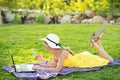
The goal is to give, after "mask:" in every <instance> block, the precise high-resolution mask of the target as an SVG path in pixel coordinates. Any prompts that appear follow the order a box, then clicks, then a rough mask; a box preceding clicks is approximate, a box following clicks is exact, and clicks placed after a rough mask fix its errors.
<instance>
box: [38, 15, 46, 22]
mask: <svg viewBox="0 0 120 80" xmlns="http://www.w3.org/2000/svg"><path fill="white" fill-rule="evenodd" d="M36 22H37V23H43V22H44V15H39V16H37V17H36Z"/></svg>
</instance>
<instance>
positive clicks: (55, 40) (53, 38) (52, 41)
mask: <svg viewBox="0 0 120 80" xmlns="http://www.w3.org/2000/svg"><path fill="white" fill-rule="evenodd" d="M41 40H43V41H45V42H47V44H48V45H49V46H50V47H51V48H61V46H60V44H59V41H60V39H59V37H58V36H57V35H56V34H53V33H50V34H48V35H47V37H46V38H42V39H41Z"/></svg>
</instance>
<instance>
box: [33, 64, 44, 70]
mask: <svg viewBox="0 0 120 80" xmlns="http://www.w3.org/2000/svg"><path fill="white" fill-rule="evenodd" d="M32 69H33V70H44V69H45V68H44V67H41V66H39V65H35V66H34V67H32Z"/></svg>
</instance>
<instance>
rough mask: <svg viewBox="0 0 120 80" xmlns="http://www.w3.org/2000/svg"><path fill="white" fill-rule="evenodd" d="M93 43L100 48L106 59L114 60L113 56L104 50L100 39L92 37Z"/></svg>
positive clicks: (100, 53)
mask: <svg viewBox="0 0 120 80" xmlns="http://www.w3.org/2000/svg"><path fill="white" fill-rule="evenodd" d="M91 43H92V44H93V46H94V47H95V48H96V49H97V50H98V52H99V56H101V57H102V58H105V59H107V60H109V61H113V58H112V57H111V56H110V55H109V54H108V53H107V52H106V51H105V50H104V48H103V46H102V44H101V40H100V39H99V40H97V41H96V42H95V40H94V39H92V40H91Z"/></svg>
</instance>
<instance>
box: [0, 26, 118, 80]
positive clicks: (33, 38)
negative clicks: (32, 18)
mask: <svg viewBox="0 0 120 80" xmlns="http://www.w3.org/2000/svg"><path fill="white" fill-rule="evenodd" d="M101 27H104V28H106V31H105V34H104V35H103V37H102V43H103V45H104V48H105V50H106V51H107V52H108V53H109V54H110V55H111V56H112V57H114V58H117V59H120V25H97V24H66V25H60V24H51V25H42V24H35V25H20V24H19V25H18V24H7V25H1V26H0V80H24V79H18V78H16V77H14V76H13V75H12V74H10V73H8V72H6V71H4V70H2V66H4V65H11V64H12V61H11V58H10V56H9V53H8V51H7V49H6V47H9V49H11V51H12V53H13V55H14V58H15V63H17V64H20V63H34V62H38V61H36V60H34V55H33V54H32V53H31V51H30V49H31V48H34V49H35V50H36V52H38V53H39V54H42V55H43V56H44V57H46V58H47V59H48V60H50V59H51V57H50V56H51V54H50V53H49V52H47V51H46V50H45V49H44V47H43V44H44V43H43V42H42V41H40V40H39V39H40V38H43V37H46V35H47V34H48V33H56V34H58V35H59V37H60V38H61V41H60V43H61V44H62V45H63V46H65V47H67V46H69V47H70V49H71V50H72V51H73V52H74V54H76V53H79V52H82V51H85V50H87V51H89V52H91V53H93V54H97V51H96V50H95V49H94V48H92V47H89V46H88V41H89V38H90V36H91V34H92V33H93V32H95V31H97V30H98V29H99V28H101ZM119 79H120V66H114V67H109V66H108V67H105V68H103V69H101V70H99V71H90V72H74V73H71V74H68V75H59V76H57V77H56V78H50V80H119Z"/></svg>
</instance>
